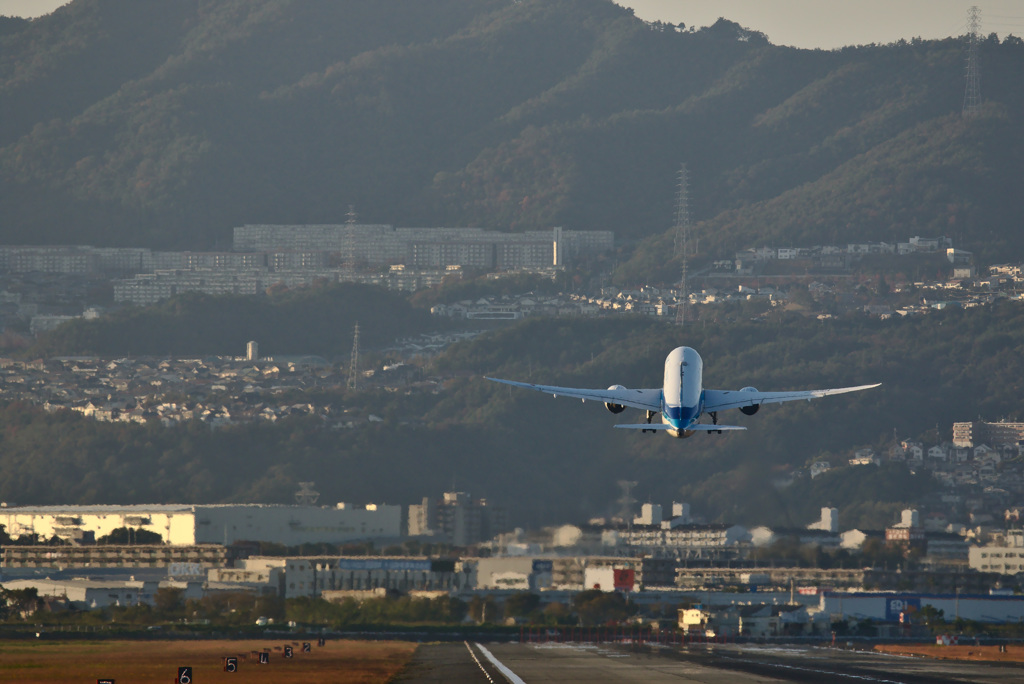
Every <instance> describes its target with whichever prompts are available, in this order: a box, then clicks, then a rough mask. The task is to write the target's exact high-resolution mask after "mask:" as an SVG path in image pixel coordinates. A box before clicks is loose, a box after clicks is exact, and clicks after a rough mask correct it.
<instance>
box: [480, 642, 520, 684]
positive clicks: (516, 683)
mask: <svg viewBox="0 0 1024 684" xmlns="http://www.w3.org/2000/svg"><path fill="white" fill-rule="evenodd" d="M476 647H477V648H479V649H480V652H481V653H483V654H484V657H485V658H487V659H488V660H489V661H491V665H494V667H496V668H498V672H500V673H501V674H503V675H505V679H507V680H508V681H510V682H511V683H512V684H526V682H524V681H523V680H522V678H521V677H520V676H519V675H517V674H516V673H515V672H513V671H512V670H510V669H508V668H507V667H505V665H504V663H502V662H501V661H500V660H498V659H497V658H495V657H494V654H493V653H491V652H490V651H488V650H487V649H486V648H484V647H483V646H481V645H480V644H477V645H476Z"/></svg>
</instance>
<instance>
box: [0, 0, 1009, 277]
mask: <svg viewBox="0 0 1024 684" xmlns="http://www.w3.org/2000/svg"><path fill="white" fill-rule="evenodd" d="M756 28H757V27H751V28H750V29H749V30H748V29H744V28H742V27H740V26H738V25H736V24H734V23H732V22H729V21H727V20H721V21H719V22H718V23H716V24H715V25H714V26H711V27H708V28H705V29H702V30H696V31H694V30H691V29H686V30H678V29H677V27H666V26H649V25H647V24H645V23H643V22H641V21H640V20H638V19H636V18H635V17H634V16H632V14H631V12H630V11H629V10H626V9H624V8H621V7H618V6H617V5H614V4H612V3H611V2H609V1H607V0H562V1H560V2H554V3H553V2H547V1H542V0H526V1H524V2H519V3H509V2H505V1H499V0H472V1H469V2H466V1H463V0H458V1H456V0H439V1H438V2H431V3H421V2H412V1H410V0H380V1H377V2H373V3H365V2H358V1H355V0H352V1H347V2H344V1H334V0H332V1H327V0H321V1H298V0H244V1H243V0H229V1H226V2H217V3H206V2H170V1H164V2H155V3H137V2H130V1H128V0H122V1H101V0H74V2H71V3H70V4H69V5H67V6H65V7H62V8H60V9H58V10H57V11H56V12H54V13H53V14H52V15H48V16H45V17H42V18H40V19H37V20H33V21H30V22H17V21H12V22H5V24H4V26H3V31H0V121H2V124H0V217H2V219H0V241H3V242H7V243H24V242H36V241H39V242H50V243H74V242H84V243H92V244H102V245H110V244H128V245H144V246H174V247H179V248H191V249H201V248H207V247H210V246H213V245H224V244H226V243H227V242H228V240H229V239H230V232H229V231H230V229H231V227H233V226H235V225H240V224H242V223H246V222H264V223H272V222H288V223H306V222H339V221H341V220H343V216H344V215H345V213H346V212H347V210H348V206H349V205H350V204H352V205H355V207H356V211H357V212H358V213H359V215H360V217H361V218H362V219H363V220H365V221H369V222H387V223H394V224H397V225H407V226H408V225H413V226H415V225H479V226H484V227H488V228H499V229H508V230H520V229H533V228H550V227H551V226H553V225H564V226H566V227H568V228H573V229H612V230H615V231H616V233H617V234H618V235H619V236H620V237H621V238H623V239H625V240H637V239H642V238H648V237H650V236H652V235H654V236H656V235H659V234H661V233H662V232H663V231H665V230H666V229H667V228H668V227H669V226H670V224H671V223H672V217H673V203H674V196H675V182H676V172H677V170H678V168H679V165H680V163H681V162H686V163H687V165H688V168H689V170H690V173H691V197H692V201H691V208H692V214H693V216H694V219H695V220H696V221H697V222H698V225H697V230H698V232H699V233H700V234H701V235H702V238H701V243H700V244H701V251H702V256H707V257H715V256H721V255H727V254H728V253H730V252H731V251H732V250H734V249H736V248H742V247H749V246H754V245H759V244H762V243H766V242H768V243H779V244H782V243H787V244H795V245H804V244H816V243H821V242H828V241H835V242H847V241H853V240H888V241H895V240H905V239H906V238H907V237H908V236H909V235H913V234H951V235H954V236H955V237H956V239H957V246H958V247H964V248H966V249H973V250H974V251H976V252H978V253H979V254H981V255H983V256H987V257H993V256H994V255H1005V254H1007V253H1016V254H1020V252H1021V248H1022V243H1021V238H1020V237H1019V235H1020V231H1019V230H1017V229H1016V226H1017V224H1018V223H1019V221H1017V220H1016V218H1015V217H1018V216H1019V215H1020V214H1021V210H1022V209H1024V206H1022V203H1024V199H1022V197H1024V195H1022V193H1019V192H1016V191H1015V190H1014V188H1015V187H1016V186H1015V185H1014V184H1015V182H1016V179H1019V176H1020V172H1021V169H1022V168H1024V136H1021V135H1019V131H1020V130H1021V125H1022V123H1024V122H1022V111H1024V94H1022V92H1021V89H1020V87H1019V74H1020V73H1021V72H1022V70H1024V44H1022V43H1021V41H1020V40H1019V39H1016V38H1010V39H1007V38H1006V37H1003V39H1000V38H998V37H994V36H993V37H990V38H988V39H987V40H985V41H984V43H983V45H982V46H981V60H982V64H983V69H984V80H983V84H984V86H983V99H984V106H983V107H982V110H981V112H980V113H979V114H978V116H976V117H974V118H971V119H969V120H964V119H962V118H961V117H960V114H959V113H960V109H961V105H962V102H963V90H964V84H963V64H964V46H963V42H962V41H959V40H952V39H950V40H943V41H919V40H913V41H911V42H900V43H899V44H894V45H886V46H865V47H857V48H847V49H843V50H839V51H820V50H815V51H809V50H797V49H793V48H784V47H778V46H775V45H772V44H771V43H770V41H769V40H768V39H767V38H766V37H765V36H763V35H761V34H760V33H758V32H757V31H756ZM661 247H662V243H661V242H659V241H658V240H657V239H655V240H654V241H652V242H651V243H649V244H645V245H643V246H642V247H641V249H640V250H639V252H638V255H637V257H636V260H634V262H632V263H631V264H628V265H627V266H626V267H625V268H624V270H623V272H622V274H621V277H622V278H623V279H626V280H628V279H630V278H637V277H640V274H648V275H650V274H652V273H656V272H657V271H656V270H652V269H660V268H665V266H666V264H665V261H666V258H667V255H666V254H665V250H663V249H662V248H661ZM673 270H674V267H671V268H669V270H668V271H666V272H669V273H670V272H672V271H673Z"/></svg>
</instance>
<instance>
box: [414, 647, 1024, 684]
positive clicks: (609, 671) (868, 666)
mask: <svg viewBox="0 0 1024 684" xmlns="http://www.w3.org/2000/svg"><path fill="white" fill-rule="evenodd" d="M484 648H485V649H486V650H487V651H489V652H490V653H491V654H493V658H494V659H495V660H496V661H498V662H497V664H495V663H493V662H491V661H490V660H489V659H488V658H487V655H486V654H485V653H484V651H483V650H481V648H480V646H479V645H477V644H463V643H459V644H425V645H423V646H421V647H420V649H419V651H417V654H416V656H415V657H414V659H413V662H412V664H411V665H410V667H409V668H408V669H407V670H406V671H405V673H403V675H401V676H400V677H399V678H398V679H397V680H396V681H398V682H402V683H403V684H422V683H431V684H433V683H435V682H452V681H458V682H481V683H483V684H505V682H516V679H518V680H519V681H522V682H526V684H536V683H544V682H557V683H558V684H574V683H577V682H578V683H579V684H589V683H590V682H598V683H600V682H627V683H629V682H636V683H637V684H640V683H645V684H646V683H651V684H662V683H665V682H672V683H673V684H686V683H689V682H693V683H694V684H733V683H736V684H752V683H755V682H757V683H764V682H839V683H842V682H848V683H849V684H871V683H878V684H897V683H898V684H952V683H960V684H963V683H966V682H971V683H977V684H1010V683H1011V682H1020V681H1024V667H1022V666H1019V665H1004V664H987V663H977V662H952V661H938V660H931V659H926V658H908V657H902V656H890V655H882V654H877V653H872V652H868V651H844V650H836V649H825V648H817V647H807V646H777V647H776V646H771V647H768V646H757V645H744V646H736V645H727V646H721V645H718V646H711V647H703V646H702V647H699V648H687V649H679V648H678V647H676V648H651V647H646V646H645V647H642V648H637V649H634V648H632V647H631V646H630V645H628V644H626V645H608V644H602V645H595V644H518V643H516V644H497V643H495V644H485V645H484ZM501 667H504V668H506V672H507V673H509V674H511V677H510V676H507V675H504V674H502V672H501Z"/></svg>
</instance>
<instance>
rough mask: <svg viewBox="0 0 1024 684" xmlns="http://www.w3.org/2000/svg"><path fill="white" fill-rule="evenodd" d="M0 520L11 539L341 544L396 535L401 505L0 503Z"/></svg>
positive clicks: (84, 542)
mask: <svg viewBox="0 0 1024 684" xmlns="http://www.w3.org/2000/svg"><path fill="white" fill-rule="evenodd" d="M0 525H3V526H4V529H5V530H6V532H7V534H8V535H10V536H11V537H12V538H18V537H22V536H26V535H29V536H31V535H38V536H39V537H40V538H41V539H52V538H53V537H54V536H56V537H59V538H61V539H64V540H66V541H70V542H73V543H80V544H88V543H91V542H94V541H95V540H96V539H98V538H100V537H103V536H106V535H108V534H110V533H111V532H112V531H114V530H116V529H119V528H127V529H128V530H130V531H131V530H135V531H139V530H145V531H147V532H152V533H155V534H158V535H160V538H161V540H162V542H163V543H165V544H173V545H184V546H195V545H197V544H223V545H225V546H227V545H229V544H234V543H235V542H240V541H251V542H272V543H275V544H283V545H285V546H296V545H299V544H317V543H326V544H340V543H343V542H349V541H355V540H360V539H397V538H399V537H400V536H401V534H402V507H401V506H387V505H379V504H368V505H366V506H352V505H351V504H344V503H339V504H337V505H336V506H334V507H333V508H331V507H315V506H282V505H271V504H209V505H191V504H139V505H131V506H106V505H94V506H23V507H22V506H19V507H6V508H0Z"/></svg>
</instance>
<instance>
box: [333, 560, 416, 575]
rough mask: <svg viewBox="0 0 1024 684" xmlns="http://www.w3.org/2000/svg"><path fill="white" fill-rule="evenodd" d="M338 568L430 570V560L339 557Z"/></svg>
mask: <svg viewBox="0 0 1024 684" xmlns="http://www.w3.org/2000/svg"><path fill="white" fill-rule="evenodd" d="M338 569H339V570H384V571H389V572H400V571H403V570H409V571H414V572H430V561H429V560H405V559H401V558H339V559H338Z"/></svg>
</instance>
